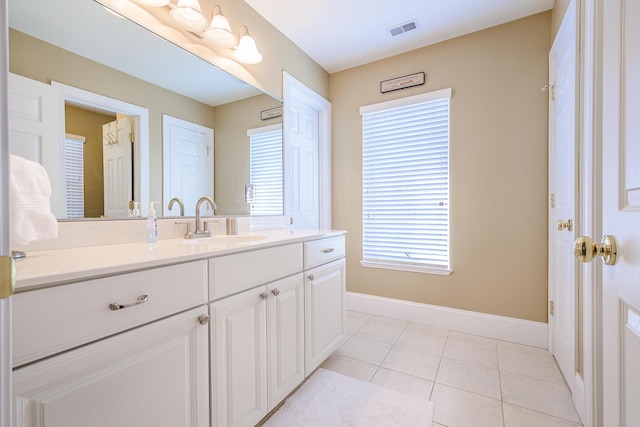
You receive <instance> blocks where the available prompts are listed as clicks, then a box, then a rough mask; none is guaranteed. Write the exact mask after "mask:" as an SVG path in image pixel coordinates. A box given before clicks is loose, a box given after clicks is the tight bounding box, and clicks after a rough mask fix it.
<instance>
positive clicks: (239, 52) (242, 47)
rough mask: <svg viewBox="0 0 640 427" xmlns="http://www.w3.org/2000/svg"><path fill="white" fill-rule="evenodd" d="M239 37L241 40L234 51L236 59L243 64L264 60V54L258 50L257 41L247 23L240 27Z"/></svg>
mask: <svg viewBox="0 0 640 427" xmlns="http://www.w3.org/2000/svg"><path fill="white" fill-rule="evenodd" d="M238 38H239V39H240V42H239V43H238V46H237V47H236V50H235V52H234V55H235V57H236V59H237V60H238V61H239V62H242V63H243V64H258V63H260V62H262V54H261V53H260V52H258V48H257V46H256V41H255V40H254V39H253V37H251V35H250V34H249V29H248V28H247V26H246V25H243V26H242V27H240V31H238Z"/></svg>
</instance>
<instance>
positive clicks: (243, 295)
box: [13, 230, 345, 427]
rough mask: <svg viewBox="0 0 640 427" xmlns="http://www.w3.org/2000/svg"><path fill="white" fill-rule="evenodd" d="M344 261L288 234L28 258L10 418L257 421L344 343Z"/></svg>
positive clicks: (337, 247)
mask: <svg viewBox="0 0 640 427" xmlns="http://www.w3.org/2000/svg"><path fill="white" fill-rule="evenodd" d="M344 257H345V248H344V235H343V234H342V233H341V232H331V231H290V230H267V231H260V232H258V233H256V234H252V233H249V234H241V235H238V236H237V237H236V236H214V237H212V238H209V239H198V240H194V241H186V240H182V239H169V240H161V241H159V242H157V243H155V244H153V245H148V244H146V243H128V244H119V245H106V246H96V247H84V248H71V249H63V250H57V251H41V252H33V253H31V254H29V256H28V257H27V259H25V260H24V261H21V262H20V263H18V265H17V267H18V287H17V291H18V293H16V295H15V297H14V305H13V307H14V308H13V311H14V313H13V315H14V331H13V343H14V348H13V354H14V359H13V366H14V396H15V399H14V400H15V425H16V426H21V427H22V426H30V427H31V426H46V427H53V426H64V427H73V426H83V427H85V426H92V427H101V426H105V427H106V426H109V427H112V426H115V425H117V426H132V427H133V426H136V427H137V426H167V427H173V426H253V425H255V424H256V423H257V422H259V421H260V420H261V419H262V418H263V417H264V416H265V415H266V414H267V413H268V412H269V411H271V410H272V409H273V408H274V407H276V406H277V405H278V404H279V403H280V402H281V401H282V400H283V399H284V398H285V397H286V396H287V395H288V394H289V393H290V392H291V391H292V390H294V389H295V388H296V387H297V386H298V385H299V384H300V383H301V382H302V381H304V379H305V378H306V377H307V376H308V375H310V374H311V373H312V372H313V370H314V369H315V368H317V367H318V366H319V365H320V364H321V363H322V361H324V360H325V359H326V358H327V357H328V356H329V355H330V354H331V353H332V352H333V351H334V350H335V349H336V348H337V347H338V346H339V345H340V344H341V343H342V340H343V335H344V327H345V306H344V291H345V259H344Z"/></svg>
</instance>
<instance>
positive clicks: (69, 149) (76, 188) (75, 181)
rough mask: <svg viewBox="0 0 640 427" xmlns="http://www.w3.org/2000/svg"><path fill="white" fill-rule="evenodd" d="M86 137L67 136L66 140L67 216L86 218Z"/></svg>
mask: <svg viewBox="0 0 640 427" xmlns="http://www.w3.org/2000/svg"><path fill="white" fill-rule="evenodd" d="M84 142H85V137H84V136H77V135H71V134H66V135H65V139H64V178H65V179H64V185H65V196H66V197H65V198H66V208H67V216H66V218H84Z"/></svg>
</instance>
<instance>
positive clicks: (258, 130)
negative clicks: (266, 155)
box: [247, 123, 282, 136]
mask: <svg viewBox="0 0 640 427" xmlns="http://www.w3.org/2000/svg"><path fill="white" fill-rule="evenodd" d="M277 130H282V124H281V123H279V124H277V125H269V126H261V127H259V128H253V129H247V136H251V135H256V134H259V133H265V132H275V131H277Z"/></svg>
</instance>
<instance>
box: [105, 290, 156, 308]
mask: <svg viewBox="0 0 640 427" xmlns="http://www.w3.org/2000/svg"><path fill="white" fill-rule="evenodd" d="M147 301H149V295H147V294H144V295H140V296H139V297H138V299H137V300H136V302H132V303H131V304H116V303H111V304H109V310H111V311H117V310H122V309H123V308H128V307H133V306H134V305H140V304H144V303H145V302H147Z"/></svg>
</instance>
